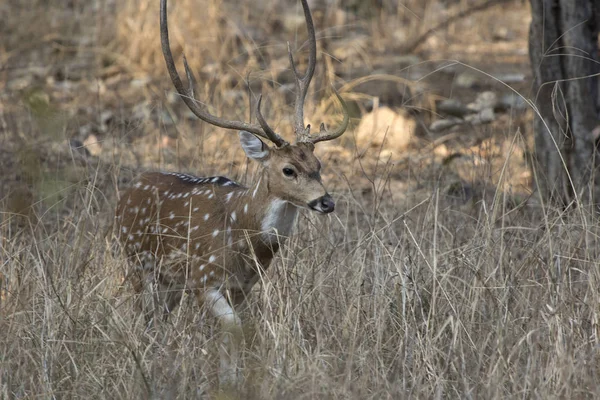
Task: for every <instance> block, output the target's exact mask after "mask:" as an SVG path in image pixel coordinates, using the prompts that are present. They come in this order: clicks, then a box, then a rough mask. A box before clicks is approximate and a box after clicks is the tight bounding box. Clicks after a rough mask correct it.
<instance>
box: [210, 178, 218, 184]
mask: <svg viewBox="0 0 600 400" xmlns="http://www.w3.org/2000/svg"><path fill="white" fill-rule="evenodd" d="M218 181H219V177H218V176H217V177H216V178H212V181H211V182H212V183H217V182H218Z"/></svg>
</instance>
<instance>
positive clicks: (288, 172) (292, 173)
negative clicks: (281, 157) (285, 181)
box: [283, 167, 296, 177]
mask: <svg viewBox="0 0 600 400" xmlns="http://www.w3.org/2000/svg"><path fill="white" fill-rule="evenodd" d="M283 174H284V175H285V176H288V177H292V176H296V171H294V170H293V169H291V168H289V167H285V168H284V169H283Z"/></svg>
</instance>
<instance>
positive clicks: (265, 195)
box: [236, 170, 298, 243]
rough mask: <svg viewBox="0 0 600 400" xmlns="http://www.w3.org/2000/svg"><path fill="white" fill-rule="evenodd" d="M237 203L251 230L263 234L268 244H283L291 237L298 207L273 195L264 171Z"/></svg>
mask: <svg viewBox="0 0 600 400" xmlns="http://www.w3.org/2000/svg"><path fill="white" fill-rule="evenodd" d="M237 203H238V204H237V207H236V208H237V209H241V210H242V214H243V215H245V216H246V217H247V218H248V220H247V221H246V223H247V225H249V226H248V228H249V230H251V231H255V232H261V233H260V237H261V239H262V241H264V242H266V243H274V242H283V241H284V240H285V239H286V238H287V237H288V236H289V235H290V233H291V231H292V228H293V226H294V222H295V220H296V215H297V214H298V207H296V206H295V205H293V204H292V203H290V202H288V201H285V200H283V199H281V198H279V197H277V196H274V195H273V194H272V193H271V191H270V188H269V177H268V175H267V173H266V172H265V171H264V170H263V171H262V172H261V173H260V175H259V178H258V180H257V181H256V183H255V184H254V185H252V187H250V189H248V190H247V191H246V192H245V194H244V195H243V196H241V197H240V198H239V201H238V202H237ZM240 228H241V227H240ZM248 228H246V229H248Z"/></svg>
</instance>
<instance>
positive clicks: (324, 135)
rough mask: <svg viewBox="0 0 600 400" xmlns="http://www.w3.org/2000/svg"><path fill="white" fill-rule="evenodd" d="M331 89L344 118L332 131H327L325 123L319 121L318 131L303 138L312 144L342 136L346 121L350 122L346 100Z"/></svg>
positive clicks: (346, 125) (346, 124) (346, 126)
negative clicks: (319, 127)
mask: <svg viewBox="0 0 600 400" xmlns="http://www.w3.org/2000/svg"><path fill="white" fill-rule="evenodd" d="M332 89H333V93H335V95H336V97H337V99H338V101H339V102H340V104H341V106H342V112H343V113H344V119H343V121H342V123H341V125H340V126H339V127H338V128H337V129H336V130H335V131H333V132H328V131H327V128H325V124H324V123H321V129H320V132H319V133H318V134H316V135H314V136H311V135H308V136H307V138H306V140H305V141H307V142H311V143H313V144H314V143H318V142H324V141H326V140H332V139H335V138H338V137H340V136H342V134H343V133H344V132H345V131H346V128H348V123H349V122H350V114H349V113H348V105H347V104H346V102H345V101H344V99H343V98H342V96H340V94H339V93H338V91H337V90H335V87H332Z"/></svg>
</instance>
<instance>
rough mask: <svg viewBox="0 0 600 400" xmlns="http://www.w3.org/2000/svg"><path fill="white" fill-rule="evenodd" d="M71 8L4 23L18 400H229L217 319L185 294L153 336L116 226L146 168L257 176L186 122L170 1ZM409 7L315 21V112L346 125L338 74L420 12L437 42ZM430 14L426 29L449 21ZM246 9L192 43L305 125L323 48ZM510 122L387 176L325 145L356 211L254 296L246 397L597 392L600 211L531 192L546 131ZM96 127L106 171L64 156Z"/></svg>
mask: <svg viewBox="0 0 600 400" xmlns="http://www.w3.org/2000/svg"><path fill="white" fill-rule="evenodd" d="M70 3H71V5H70V7H66V8H62V9H61V11H58V10H57V9H52V8H50V7H51V6H47V8H44V6H43V4H42V2H39V1H37V0H27V1H23V2H19V3H16V2H14V4H13V3H10V4H8V5H0V14H4V16H6V15H8V14H7V13H10V14H11V15H13V16H14V17H13V18H12V19H10V23H9V24H8V25H5V27H4V28H0V34H2V37H3V38H6V39H5V41H4V42H3V43H0V60H2V61H4V62H2V63H0V65H1V64H4V65H5V67H3V69H2V70H0V74H1V75H0V76H2V77H3V82H2V81H0V82H2V83H1V84H2V85H3V89H6V90H3V92H2V93H1V94H0V96H2V97H0V101H1V103H0V107H1V108H0V122H1V125H0V168H1V170H2V174H3V177H2V178H0V205H2V209H1V210H2V212H1V213H0V246H1V247H0V398H6V399H12V398H110V399H132V398H149V397H150V396H154V398H202V397H204V396H205V397H215V398H218V397H219V396H218V395H217V392H216V389H215V388H216V386H215V379H216V377H215V371H216V351H215V343H216V341H215V338H214V335H213V329H212V327H211V324H210V323H207V318H206V316H204V315H203V313H202V310H199V309H198V308H197V307H196V306H195V304H194V303H193V302H192V301H189V300H188V299H187V298H184V301H183V302H182V304H181V307H179V308H178V309H177V310H176V311H175V312H174V314H173V315H172V316H171V318H170V319H169V321H168V322H166V323H165V324H164V326H162V327H160V328H159V329H158V331H152V332H147V331H145V329H144V326H143V325H144V324H143V322H142V321H141V317H140V315H139V314H137V313H136V311H135V308H134V306H133V300H134V299H133V294H132V293H133V291H132V290H131V288H130V286H129V283H128V282H127V281H124V280H123V276H124V270H125V265H124V262H123V260H122V259H121V257H120V256H118V255H117V254H116V253H115V252H113V244H112V237H111V233H110V221H111V218H112V213H113V209H114V206H115V203H116V196H117V190H116V189H117V188H118V187H120V186H122V185H124V184H126V183H127V182H128V181H129V180H130V179H131V178H132V176H134V175H135V174H136V173H137V172H139V170H141V169H145V168H164V169H178V170H183V171H191V172H195V173H199V174H206V175H209V174H213V173H215V172H217V171H218V172H219V173H222V174H227V175H230V176H232V177H234V178H237V179H240V180H242V181H249V180H250V179H251V176H252V171H253V169H252V168H249V166H248V164H247V162H246V161H245V159H244V157H243V154H242V151H241V150H240V149H239V146H238V145H237V144H236V142H235V141H234V140H233V139H232V138H231V137H232V136H235V135H230V134H227V133H225V132H222V131H219V130H216V129H213V128H211V127H207V126H205V125H204V124H200V123H198V122H197V121H196V120H194V119H192V118H189V117H188V116H187V114H186V113H185V112H184V111H183V108H182V107H181V104H180V102H178V101H176V99H175V98H174V97H173V96H172V95H171V94H170V92H172V90H171V89H170V85H169V82H168V81H167V80H166V79H165V76H164V75H165V74H164V71H163V66H162V60H161V55H160V52H159V47H158V39H157V37H158V36H157V25H158V24H157V22H156V20H157V16H156V9H155V6H156V7H157V5H156V4H154V3H155V2H151V1H141V0H136V1H129V2H124V3H123V4H121V3H119V4H116V2H115V4H113V2H111V1H105V2H98V3H97V7H96V8H95V9H94V7H91V6H90V4H93V3H88V2H83V1H72V2H70ZM334 3H335V2H334ZM391 3H393V2H385V1H384V2H383V4H384V6H383V7H384V9H383V11H382V12H380V13H378V14H377V15H372V16H370V17H369V18H367V17H366V16H364V15H362V14H360V13H359V14H356V15H355V14H352V13H348V14H347V15H345V16H344V15H341V14H340V12H339V11H340V10H343V8H341V7H336V5H335V4H333V5H330V6H328V7H325V8H324V9H323V10H322V11H318V10H317V12H315V16H316V18H317V19H318V21H320V22H318V26H324V25H323V24H325V23H328V24H329V25H327V26H332V25H333V27H332V28H330V29H327V30H322V31H319V34H321V37H326V38H327V39H323V42H325V43H322V45H323V46H324V49H323V57H322V60H321V61H326V60H329V61H327V62H325V64H327V65H328V68H327V69H326V70H325V71H323V68H322V66H321V67H320V68H321V70H320V73H319V75H318V76H317V77H316V80H315V94H314V95H313V96H312V100H311V102H310V103H309V106H308V107H309V112H308V113H309V114H310V115H311V118H312V119H314V120H315V121H320V120H321V119H326V120H327V122H330V123H335V121H336V120H337V117H336V115H337V112H336V111H335V110H336V109H335V108H334V107H333V106H332V103H331V102H329V101H328V97H327V96H323V94H326V93H327V90H328V89H326V88H327V82H328V81H334V82H335V83H336V84H337V85H340V84H341V83H342V82H341V79H340V78H338V77H336V76H335V74H334V72H336V71H337V72H339V71H340V69H341V70H342V71H343V72H342V74H343V73H345V72H347V68H349V67H348V65H350V64H352V62H356V59H358V60H362V59H363V58H361V54H362V55H365V56H367V57H366V59H369V57H368V56H369V54H370V53H369V52H370V51H373V52H374V53H377V52H378V50H377V48H378V47H379V48H383V49H385V48H390V46H392V44H391V43H393V42H395V41H398V40H399V39H398V38H399V37H401V35H400V34H401V33H402V32H399V31H397V29H400V27H401V26H402V23H405V22H406V21H407V20H408V21H412V22H411V23H410V24H408V28H409V29H408V30H407V31H406V32H410V30H411V29H412V30H417V29H420V30H424V28H423V27H422V26H421V25H420V24H419V23H418V19H417V20H416V19H414V18H413V19H411V18H410V15H407V14H406V9H408V8H410V7H407V8H400V9H399V8H396V7H393V5H392V4H391ZM408 3H411V2H408ZM412 3H415V4H407V5H408V6H411V5H413V6H415V7H413V10H416V11H418V13H419V14H420V15H421V16H425V20H427V19H428V18H432V15H433V11H432V10H438V9H439V8H440V7H442V6H441V5H440V4H438V3H437V2H427V6H426V7H423V8H422V9H419V8H417V7H416V5H417V4H420V3H419V2H412ZM171 6H172V5H171ZM116 7H118V10H119V11H120V12H119V13H116V12H115V8H116ZM386 7H387V8H386ZM232 8H234V7H233V2H227V1H217V0H208V1H201V0H186V1H182V2H177V12H174V14H173V17H172V21H173V27H174V28H173V34H172V36H173V38H174V40H175V42H176V43H179V44H182V43H184V42H185V43H186V45H185V49H186V54H187V55H188V58H189V59H190V61H192V62H193V68H194V69H195V70H196V71H198V72H199V76H200V77H201V82H203V84H202V85H201V87H200V88H199V92H200V96H201V98H203V99H209V100H208V101H207V102H208V103H209V104H210V105H211V106H212V107H214V110H215V112H217V113H223V114H227V115H228V116H229V117H231V118H242V119H246V116H247V115H248V107H247V104H248V101H249V98H251V97H253V96H255V94H256V93H260V92H262V93H268V98H269V100H270V103H271V104H270V107H269V108H268V118H269V120H270V121H273V122H274V124H275V125H276V126H278V127H279V128H280V129H282V130H283V133H284V134H287V133H289V131H286V129H289V128H288V126H289V124H288V123H287V121H286V115H288V113H289V91H288V89H287V88H286V86H285V83H286V82H287V81H286V78H285V74H286V73H288V71H287V64H286V59H285V57H286V54H285V40H286V39H289V38H290V37H292V38H294V39H295V40H294V41H292V44H296V45H298V46H299V45H301V44H302V40H303V39H302V37H303V35H304V33H303V30H302V26H301V25H300V27H298V29H296V28H294V26H295V25H292V28H290V27H289V26H288V25H287V24H291V23H292V22H293V20H292V22H290V21H289V20H287V22H286V20H285V19H282V18H281V15H283V14H285V13H296V12H297V11H298V8H297V7H296V8H294V7H291V8H290V7H289V4H288V3H287V2H286V3H284V2H281V1H279V0H272V1H265V2H259V3H258V4H255V2H246V1H244V2H242V4H241V5H240V6H239V8H236V10H237V12H235V13H232V12H231V9H232ZM192 9H196V10H201V11H197V12H194V13H190V12H188V13H186V12H185V10H192ZM348 9H350V11H352V10H351V6H347V7H346V10H348ZM115 15H117V17H116V18H115V19H114V20H113V19H112V17H113V16H115ZM0 16H3V15H0ZM41 16H43V18H44V23H41V22H40V18H42V17H41ZM485 18H490V17H489V15H488V16H486V17H485ZM2 20H3V21H6V20H7V19H6V18H2ZM415 20H416V21H417V22H415ZM34 21H36V22H35V24H34ZM253 21H254V22H253ZM256 21H260V23H257V22H256ZM340 21H341V22H340ZM175 22H178V23H177V24H175ZM339 23H341V24H342V26H340V25H339ZM470 23H473V22H470ZM336 24H338V25H336ZM411 24H414V25H411ZM176 25H177V26H176ZM31 26H45V27H47V29H45V30H46V33H45V34H40V32H39V31H36V29H34V28H30V27H31ZM382 26H384V27H388V29H381V27H382ZM454 29H458V28H454ZM478 29H479V28H478ZM357 32H358V33H361V34H366V35H368V36H369V37H372V38H373V48H372V49H364V48H358V49H357V51H356V53H353V54H354V55H355V56H356V57H357V58H353V57H354V56H349V57H351V58H352V60H354V61H352V60H350V59H348V60H347V61H344V64H343V65H338V64H336V61H335V60H334V59H332V58H328V57H327V56H326V55H327V54H329V53H328V49H331V51H332V52H333V51H334V50H335V49H336V46H339V43H340V42H343V41H344V40H347V39H348V37H351V36H352V35H354V34H357ZM394 32H396V33H395V34H394ZM406 32H405V33H406ZM6 33H10V34H8V35H6ZM36 33H37V34H36ZM296 35H297V36H296ZM340 36H342V37H340ZM65 38H68V39H69V40H66V39H65ZM209 39H210V40H209ZM448 40H450V38H448ZM343 43H346V42H343ZM326 46H330V47H326ZM392 48H393V46H392ZM180 51H181V47H179V50H178V53H180ZM302 56H303V53H302V52H300V54H299V57H300V59H301V60H302ZM375 58H376V57H375V56H374V57H372V58H370V59H371V60H374V59H375ZM350 69H351V68H350ZM261 71H263V72H261ZM344 71H345V72H344ZM249 73H250V75H248V74H249ZM338 75H339V74H338ZM248 76H249V79H248ZM247 80H248V81H249V83H250V85H249V86H250V91H248V87H247V86H248V85H247ZM350 86H351V85H350ZM165 93H166V96H163V94H165ZM347 95H348V96H351V95H353V94H352V93H348V94H347ZM354 95H355V96H357V98H359V97H360V96H359V95H357V94H354ZM106 111H110V114H108V113H106ZM359 117H360V115H359V114H357V115H355V118H359ZM172 121H176V122H177V124H173V123H172ZM525 121H527V119H526V120H525ZM504 122H505V124H504V125H500V127H497V126H496V128H494V127H491V128H480V129H477V130H473V132H467V135H465V136H466V138H464V139H463V140H455V141H446V142H445V144H444V145H441V144H435V143H434V144H433V145H431V144H428V145H422V144H423V142H424V139H422V138H421V139H419V140H420V142H418V143H417V144H416V145H415V146H413V148H411V149H409V150H408V151H407V153H406V154H402V155H400V156H399V157H396V158H392V160H390V161H386V160H385V159H382V158H381V157H379V155H380V153H379V150H377V149H374V150H373V149H372V150H370V151H368V152H366V153H365V155H363V156H361V157H358V156H357V154H358V153H359V151H357V150H356V149H355V148H354V147H353V146H354V141H353V138H352V132H349V133H348V134H347V137H346V138H345V139H344V140H343V141H342V142H341V143H336V144H328V145H324V146H322V147H321V148H319V150H318V151H319V155H320V157H321V159H322V160H323V164H324V165H325V169H326V171H325V180H326V181H327V183H328V186H329V188H330V191H331V192H332V193H333V194H334V196H335V198H336V199H337V204H338V207H337V209H338V211H337V212H336V213H335V215H332V216H329V217H326V218H323V217H317V216H313V215H308V214H303V215H302V217H301V218H300V220H299V222H298V226H297V234H296V235H295V236H294V237H293V238H292V239H291V240H290V241H289V243H288V245H287V246H286V248H285V249H284V250H283V251H282V252H281V254H280V255H279V256H278V257H277V260H276V262H275V263H274V265H273V266H272V268H271V269H270V270H269V271H268V273H267V274H266V275H265V276H264V277H263V278H262V284H261V285H260V287H258V288H257V289H256V290H255V291H254V293H253V296H252V298H251V299H250V306H249V308H248V310H247V311H246V313H245V315H244V321H245V338H246V344H247V349H246V351H245V357H244V362H245V369H244V374H245V378H246V384H245V386H244V387H243V388H242V389H241V391H242V392H241V393H240V394H239V398H250V399H269V398H273V399H305V398H340V399H383V398H407V397H411V398H459V397H460V398H506V397H510V398H512V397H521V398H534V397H535V398H544V399H548V398H594V397H597V396H598V395H599V394H600V387H599V383H598V382H600V379H599V378H600V370H599V367H598V365H599V364H598V361H599V360H598V355H599V353H598V350H597V349H598V346H599V342H598V341H599V337H598V334H599V331H598V329H599V328H598V322H599V321H598V319H599V317H598V312H599V311H600V309H599V304H600V296H599V295H598V293H599V292H598V287H599V286H598V285H599V282H600V268H599V267H598V259H599V257H598V256H599V254H598V253H599V250H598V249H600V243H598V233H599V232H598V217H597V215H596V214H595V213H593V212H590V211H588V210H586V209H584V208H580V209H575V210H566V211H561V210H554V209H552V208H551V207H549V206H548V205H546V204H544V202H543V201H541V200H537V199H535V198H534V199H528V195H529V193H528V192H527V189H526V185H525V186H523V185H524V182H525V184H527V183H528V182H529V179H530V178H529V177H528V176H527V154H528V152H527V150H526V149H527V147H528V146H527V142H528V141H530V136H529V135H528V133H527V131H525V130H524V131H520V130H519V129H517V128H518V127H519V124H521V122H520V121H519V120H518V118H515V120H513V119H509V120H508V121H504ZM523 126H524V125H521V127H523ZM82 127H85V129H82ZM90 133H93V134H94V137H95V138H96V139H97V141H98V143H97V146H98V147H97V151H98V153H97V155H96V156H88V155H85V154H82V153H81V152H80V151H78V150H77V149H72V148H69V146H67V145H65V142H66V139H68V138H77V139H81V140H83V139H85V138H86V137H89V134H90ZM469 135H476V136H477V135H478V137H481V138H484V139H485V140H473V138H472V137H469ZM522 135H523V136H522ZM88 144H90V145H91V143H88ZM92 148H93V147H91V146H90V149H92ZM359 150H360V149H359ZM456 152H461V153H462V154H463V156H462V157H459V159H458V160H459V161H451V160H453V159H454V158H453V154H454V155H455V154H456ZM523 176H525V178H523ZM464 182H467V183H468V185H464V184H463V183H464ZM519 185H521V186H519ZM534 200H536V201H534ZM208 322H210V321H208Z"/></svg>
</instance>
